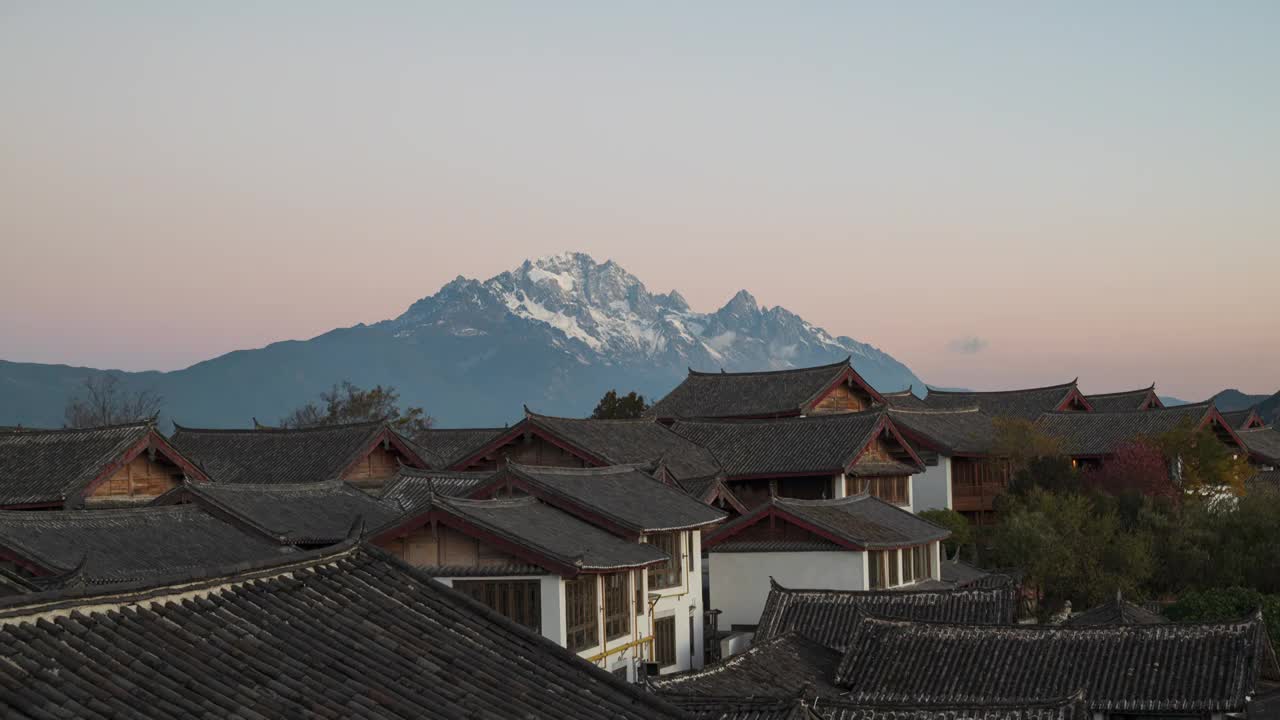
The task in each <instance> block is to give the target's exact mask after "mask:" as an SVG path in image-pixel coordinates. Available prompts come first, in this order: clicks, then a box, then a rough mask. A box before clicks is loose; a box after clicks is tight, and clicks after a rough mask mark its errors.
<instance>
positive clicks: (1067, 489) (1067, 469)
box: [1009, 455, 1080, 495]
mask: <svg viewBox="0 0 1280 720" xmlns="http://www.w3.org/2000/svg"><path fill="white" fill-rule="evenodd" d="M1036 488H1039V489H1041V490H1048V491H1049V492H1055V493H1074V492H1079V491H1080V476H1079V474H1078V473H1077V472H1076V470H1075V468H1073V467H1072V466H1071V461H1070V460H1068V459H1066V458H1064V457H1061V456H1057V455H1045V456H1041V457H1033V458H1029V459H1027V460H1025V465H1023V466H1022V467H1021V468H1018V469H1017V470H1015V471H1014V473H1013V479H1012V480H1010V481H1009V494H1011V495H1026V494H1028V493H1030V492H1031V491H1032V490H1034V489H1036Z"/></svg>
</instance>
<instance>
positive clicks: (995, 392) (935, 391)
mask: <svg viewBox="0 0 1280 720" xmlns="http://www.w3.org/2000/svg"><path fill="white" fill-rule="evenodd" d="M1079 381H1080V378H1078V377H1077V378H1076V379H1074V380H1072V381H1071V382H1066V383H1059V384H1057V385H1044V386H1041V387H1029V388H1014V389H1012V390H941V389H938V388H935V387H933V386H932V385H925V389H926V390H928V391H929V395H1005V394H1009V393H1022V392H1034V391H1037V390H1058V389H1062V390H1067V389H1069V388H1074V387H1076V386H1077V384H1078V383H1079ZM926 399H928V398H927V396H926Z"/></svg>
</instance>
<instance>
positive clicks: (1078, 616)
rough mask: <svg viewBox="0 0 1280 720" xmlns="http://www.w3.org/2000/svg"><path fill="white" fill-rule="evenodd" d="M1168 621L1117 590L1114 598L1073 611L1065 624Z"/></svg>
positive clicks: (1141, 623) (1124, 623)
mask: <svg viewBox="0 0 1280 720" xmlns="http://www.w3.org/2000/svg"><path fill="white" fill-rule="evenodd" d="M1164 622H1169V621H1168V619H1166V618H1165V617H1164V616H1163V615H1160V614H1158V613H1153V612H1151V611H1150V610H1148V609H1146V608H1144V607H1141V606H1139V605H1134V604H1133V603H1131V602H1128V601H1127V600H1125V599H1124V598H1123V597H1122V596H1121V595H1120V593H1119V592H1117V593H1116V596H1115V598H1113V599H1111V600H1108V601H1107V602H1105V603H1103V604H1101V605H1099V606H1097V607H1093V608H1089V609H1088V610H1085V611H1084V612H1078V613H1073V614H1072V615H1071V617H1069V618H1067V620H1066V622H1065V623H1064V624H1066V625H1129V624H1137V625H1155V624H1158V623H1164Z"/></svg>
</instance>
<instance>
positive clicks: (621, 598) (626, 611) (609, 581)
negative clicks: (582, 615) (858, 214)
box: [603, 572, 632, 642]
mask: <svg viewBox="0 0 1280 720" xmlns="http://www.w3.org/2000/svg"><path fill="white" fill-rule="evenodd" d="M630 577H631V573H629V572H620V573H613V574H611V575H605V576H604V578H603V581H604V582H603V584H604V640H605V642H608V641H610V640H617V639H618V638H620V637H626V636H627V635H629V634H631V615H632V613H631V607H630V605H631V601H630V599H629V598H630V595H631V592H630V590H631V588H629V587H628V585H629V584H630V583H629V582H628V580H629V579H630Z"/></svg>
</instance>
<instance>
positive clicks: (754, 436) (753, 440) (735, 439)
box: [671, 410, 923, 478]
mask: <svg viewBox="0 0 1280 720" xmlns="http://www.w3.org/2000/svg"><path fill="white" fill-rule="evenodd" d="M891 423H892V421H891V420H889V416H888V414H887V413H886V412H884V411H883V410H868V411H864V412H858V413H841V414H835V415H813V416H809V417H803V418H779V419H771V420H741V421H728V420H720V421H714V420H707V421H679V422H676V423H675V424H673V425H672V426H671V429H672V430H673V431H675V432H676V433H678V434H680V435H682V436H684V437H686V438H688V439H689V440H690V441H692V442H695V443H698V444H699V445H702V446H704V447H706V448H707V449H708V450H710V451H711V453H712V454H713V455H715V457H716V459H717V460H719V461H720V464H721V466H722V467H723V468H724V471H725V474H726V475H728V476H729V477H730V478H734V477H745V476H753V475H755V476H767V475H779V474H790V473H812V474H815V475H816V474H826V473H831V474H837V473H840V472H843V471H844V470H845V469H846V468H847V467H848V466H849V464H850V463H852V462H853V460H854V458H856V457H857V455H858V453H859V452H861V451H862V449H863V448H864V447H866V445H867V443H869V442H871V441H872V440H873V439H874V438H875V437H876V436H877V435H878V434H879V433H880V431H881V430H882V429H884V428H885V427H886V426H889V425H890V424H891ZM899 459H900V460H902V461H904V462H909V463H910V464H912V465H913V466H915V468H916V469H915V470H913V472H920V471H921V470H922V469H923V467H921V466H919V465H917V464H916V463H915V461H914V460H912V459H909V458H908V457H906V456H905V453H904V457H903V458H899Z"/></svg>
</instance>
